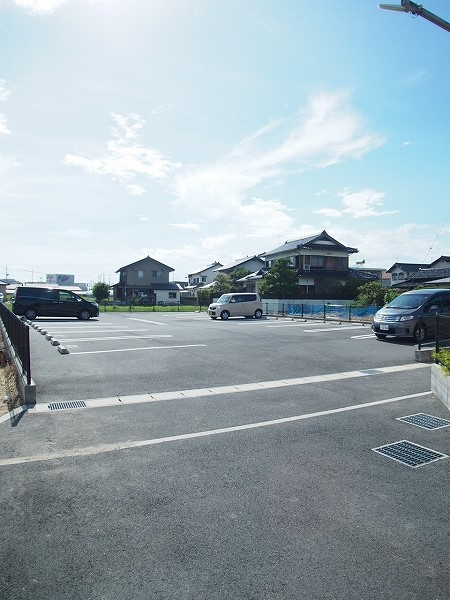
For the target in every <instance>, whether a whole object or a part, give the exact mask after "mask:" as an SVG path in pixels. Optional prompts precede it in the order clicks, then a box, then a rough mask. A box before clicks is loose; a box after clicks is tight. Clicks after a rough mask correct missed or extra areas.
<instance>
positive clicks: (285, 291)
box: [259, 258, 299, 298]
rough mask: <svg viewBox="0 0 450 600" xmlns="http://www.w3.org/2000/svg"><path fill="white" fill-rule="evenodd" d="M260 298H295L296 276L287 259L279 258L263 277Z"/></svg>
mask: <svg viewBox="0 0 450 600" xmlns="http://www.w3.org/2000/svg"><path fill="white" fill-rule="evenodd" d="M259 290H260V292H261V295H262V296H269V297H272V298H297V297H298V294H299V286H298V274H297V271H296V269H295V268H294V267H293V266H292V264H291V261H290V260H289V259H288V258H280V259H279V260H277V261H276V263H275V264H274V265H273V266H272V267H271V268H270V270H269V272H268V273H267V275H266V276H265V277H264V279H263V281H262V283H261V285H260V288H259Z"/></svg>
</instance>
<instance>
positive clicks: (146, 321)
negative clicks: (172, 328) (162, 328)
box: [127, 317, 168, 325]
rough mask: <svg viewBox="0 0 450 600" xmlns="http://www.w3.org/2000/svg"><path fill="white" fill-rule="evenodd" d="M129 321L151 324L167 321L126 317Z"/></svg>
mask: <svg viewBox="0 0 450 600" xmlns="http://www.w3.org/2000/svg"><path fill="white" fill-rule="evenodd" d="M127 319H128V320H129V321H141V323H151V324H152V325H167V324H168V323H160V321H148V320H147V319H137V318H136V317H127Z"/></svg>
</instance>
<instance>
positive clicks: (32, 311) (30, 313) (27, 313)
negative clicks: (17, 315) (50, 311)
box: [24, 308, 37, 321]
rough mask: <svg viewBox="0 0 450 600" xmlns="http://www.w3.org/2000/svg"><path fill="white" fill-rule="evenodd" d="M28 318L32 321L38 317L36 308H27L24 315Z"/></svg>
mask: <svg viewBox="0 0 450 600" xmlns="http://www.w3.org/2000/svg"><path fill="white" fill-rule="evenodd" d="M24 316H25V317H26V318H27V319H28V320H30V321H32V320H33V319H35V318H36V317H37V312H36V311H35V309H34V308H27V310H26V311H25V315H24Z"/></svg>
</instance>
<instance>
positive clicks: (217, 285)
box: [211, 273, 233, 296]
mask: <svg viewBox="0 0 450 600" xmlns="http://www.w3.org/2000/svg"><path fill="white" fill-rule="evenodd" d="M211 291H212V293H213V295H214V296H221V295H222V294H228V293H229V292H232V291H233V281H232V279H231V277H230V276H229V275H227V273H218V275H217V277H216V278H215V279H214V284H213V286H212V288H211Z"/></svg>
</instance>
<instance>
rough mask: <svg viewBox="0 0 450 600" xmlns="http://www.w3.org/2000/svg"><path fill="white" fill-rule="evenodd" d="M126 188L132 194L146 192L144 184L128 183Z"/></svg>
mask: <svg viewBox="0 0 450 600" xmlns="http://www.w3.org/2000/svg"><path fill="white" fill-rule="evenodd" d="M126 189H127V190H128V191H129V192H130V194H131V195H132V196H142V194H145V188H144V187H142V185H127V186H126Z"/></svg>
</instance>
